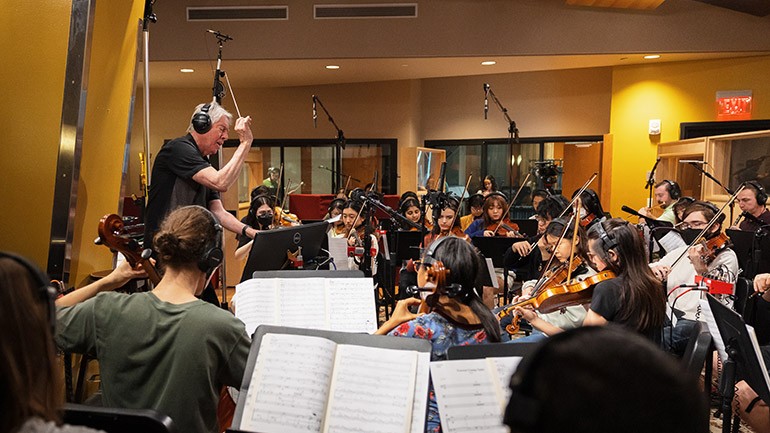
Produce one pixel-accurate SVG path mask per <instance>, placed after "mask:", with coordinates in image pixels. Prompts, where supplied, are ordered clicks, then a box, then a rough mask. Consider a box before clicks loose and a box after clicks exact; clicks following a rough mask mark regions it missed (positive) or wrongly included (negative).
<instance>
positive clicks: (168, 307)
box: [56, 292, 250, 432]
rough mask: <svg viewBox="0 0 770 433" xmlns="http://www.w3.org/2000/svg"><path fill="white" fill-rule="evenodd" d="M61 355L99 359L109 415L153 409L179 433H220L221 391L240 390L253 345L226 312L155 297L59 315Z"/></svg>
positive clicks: (110, 295) (124, 298) (121, 299)
mask: <svg viewBox="0 0 770 433" xmlns="http://www.w3.org/2000/svg"><path fill="white" fill-rule="evenodd" d="M56 327H57V335H56V342H57V344H58V345H59V347H60V348H62V349H63V350H67V351H72V352H77V353H92V354H96V357H97V359H98V360H99V370H100V374H101V380H102V392H103V400H104V405H105V406H107V407H120V408H135V409H155V410H156V411H158V412H160V413H163V414H166V415H168V416H170V417H171V418H172V419H173V420H174V424H176V426H177V428H178V431H180V432H215V431H217V418H216V409H217V404H218V401H219V392H220V390H221V388H222V386H223V385H229V386H233V387H236V388H240V385H241V380H242V378H243V371H244V368H245V366H246V360H247V358H248V353H249V346H250V340H249V338H248V336H247V335H246V330H245V328H244V325H243V323H242V322H241V321H240V320H238V319H236V318H235V317H234V316H233V315H232V314H230V313H229V312H227V311H225V310H222V309H220V308H217V307H215V306H214V305H212V304H209V303H207V302H203V301H200V300H195V301H192V302H188V303H184V304H178V305H177V304H170V303H168V302H163V301H161V300H160V299H158V298H157V297H156V296H155V295H154V294H152V293H151V292H147V293H137V294H132V295H126V294H122V293H115V292H104V293H100V294H98V295H97V296H95V297H94V298H91V299H89V300H87V301H85V302H81V303H79V304H77V305H74V306H72V307H64V308H58V309H57V325H56Z"/></svg>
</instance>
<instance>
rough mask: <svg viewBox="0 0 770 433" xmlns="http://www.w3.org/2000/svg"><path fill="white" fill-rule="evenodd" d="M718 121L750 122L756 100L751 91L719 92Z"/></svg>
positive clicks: (717, 103) (717, 102)
mask: <svg viewBox="0 0 770 433" xmlns="http://www.w3.org/2000/svg"><path fill="white" fill-rule="evenodd" d="M716 105H717V120H750V119H751V110H752V108H753V106H754V100H753V98H752V95H751V90H735V91H729V92H717V101H716Z"/></svg>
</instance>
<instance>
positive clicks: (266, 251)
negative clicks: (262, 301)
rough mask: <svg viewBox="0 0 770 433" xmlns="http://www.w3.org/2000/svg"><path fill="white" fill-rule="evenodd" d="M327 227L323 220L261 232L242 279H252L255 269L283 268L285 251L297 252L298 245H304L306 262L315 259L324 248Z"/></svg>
mask: <svg viewBox="0 0 770 433" xmlns="http://www.w3.org/2000/svg"><path fill="white" fill-rule="evenodd" d="M328 227H329V223H327V222H325V221H322V222H318V223H313V224H305V225H300V226H294V227H286V228H282V229H276V230H269V231H263V232H259V234H257V236H256V237H255V238H254V243H253V244H252V245H251V251H250V252H249V258H248V259H247V260H246V266H245V267H244V268H243V274H242V275H241V282H244V281H246V280H248V279H250V278H252V275H253V274H254V272H255V271H277V270H280V269H282V268H283V267H284V265H285V263H286V261H287V260H288V259H287V257H286V251H292V252H294V251H296V250H297V247H302V257H303V259H304V260H305V262H307V261H308V260H311V259H313V258H315V257H316V256H317V255H318V253H319V252H320V250H321V244H322V243H323V241H324V239H325V238H326V230H327V229H328Z"/></svg>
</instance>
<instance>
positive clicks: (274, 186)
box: [262, 167, 281, 197]
mask: <svg viewBox="0 0 770 433" xmlns="http://www.w3.org/2000/svg"><path fill="white" fill-rule="evenodd" d="M280 175H281V169H279V168H278V167H269V168H268V169H267V178H265V180H263V181H262V185H263V186H265V188H267V190H268V191H267V194H268V195H272V196H273V197H278V186H279V183H280V179H279V177H280Z"/></svg>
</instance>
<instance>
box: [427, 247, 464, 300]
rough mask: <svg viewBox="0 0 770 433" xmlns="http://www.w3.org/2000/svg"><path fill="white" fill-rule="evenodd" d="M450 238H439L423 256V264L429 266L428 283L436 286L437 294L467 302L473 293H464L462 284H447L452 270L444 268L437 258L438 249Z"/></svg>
mask: <svg viewBox="0 0 770 433" xmlns="http://www.w3.org/2000/svg"><path fill="white" fill-rule="evenodd" d="M449 238H450V237H448V236H447V237H443V238H438V239H436V240H435V241H433V243H431V244H430V246H429V247H428V250H427V251H425V254H424V255H423V260H422V261H423V263H424V264H426V265H428V269H427V270H426V273H427V277H428V281H430V282H432V283H433V284H435V285H436V293H445V294H446V295H447V296H448V297H450V298H455V297H457V296H461V298H462V299H461V302H465V301H467V299H466V298H469V297H470V296H471V291H470V290H468V291H464V290H463V286H462V284H458V283H452V284H447V283H446V280H447V278H448V277H449V275H450V274H451V272H452V271H451V270H450V269H447V268H446V266H444V263H443V262H442V261H441V260H437V259H436V258H435V254H436V249H437V248H438V247H439V245H441V244H442V243H443V242H445V241H446V240H447V239H449Z"/></svg>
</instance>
